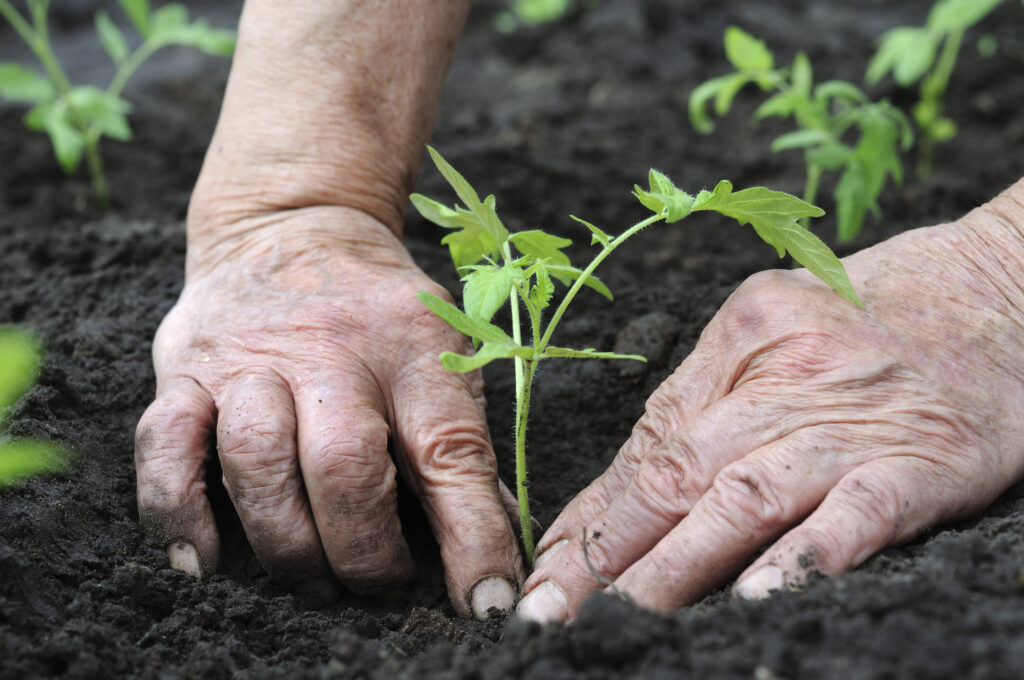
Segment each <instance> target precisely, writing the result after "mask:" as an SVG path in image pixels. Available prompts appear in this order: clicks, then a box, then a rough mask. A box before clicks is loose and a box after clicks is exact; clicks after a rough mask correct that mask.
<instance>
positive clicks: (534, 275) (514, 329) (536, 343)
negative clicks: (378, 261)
mask: <svg viewBox="0 0 1024 680" xmlns="http://www.w3.org/2000/svg"><path fill="white" fill-rule="evenodd" d="M428 150H429V152H430V157H431V158H432V159H433V161H434V165H435V166H436V167H437V169H438V170H439V171H440V172H441V174H442V175H443V176H444V178H445V179H446V180H447V181H448V183H449V184H450V185H451V187H452V188H453V189H454V190H455V193H456V195H457V196H458V197H459V199H460V200H461V201H462V203H463V205H456V206H455V207H454V208H449V207H448V206H446V205H443V204H441V203H438V202H437V201H435V200H432V199H430V198H427V197H426V196H423V195H421V194H413V195H412V196H411V197H410V200H411V201H412V204H413V206H414V207H415V208H416V210H418V211H419V213H420V215H422V216H423V217H424V218H425V219H427V220H429V221H430V222H433V223H434V224H436V225H438V226H440V227H444V228H445V229H450V230H452V231H451V233H449V234H448V235H447V236H445V237H444V238H443V239H442V240H441V243H442V244H444V245H447V246H448V249H449V251H450V253H451V257H452V261H453V262H454V264H455V267H456V269H457V271H458V272H459V273H460V274H463V278H462V282H463V289H462V309H459V308H458V307H456V306H455V305H453V304H451V303H449V302H447V301H445V300H442V299H441V298H439V297H437V296H435V295H432V294H430V293H427V292H421V293H420V294H419V299H420V301H421V302H422V303H423V304H424V305H426V306H427V307H428V308H429V309H430V310H431V311H432V312H434V313H435V314H436V315H437V316H439V317H441V318H442V319H443V320H444V321H446V322H447V323H449V324H450V325H451V326H453V327H454V328H455V329H457V330H459V331H461V332H462V333H465V334H466V335H468V336H469V337H470V339H472V341H473V346H474V348H475V349H476V352H475V354H473V355H472V356H470V355H464V354H457V353H455V352H443V353H441V355H440V360H441V364H442V365H443V366H444V367H445V368H446V369H448V370H450V371H457V372H467V371H472V370H475V369H477V368H480V367H481V366H484V365H486V364H488V363H490V362H491V361H494V360H495V359H512V360H513V362H514V366H515V383H516V416H515V419H516V424H515V468H516V491H517V496H518V501H519V522H520V529H521V532H522V539H523V547H524V550H525V553H526V559H527V563H528V564H532V563H533V547H534V543H533V528H532V526H531V517H530V499H529V494H528V493H527V474H526V473H527V470H526V426H527V422H528V420H529V410H530V391H531V388H532V385H533V378H534V376H535V375H536V371H537V365H538V364H539V363H540V362H541V361H543V360H545V359H554V358H568V359H635V360H638V361H644V358H643V357H641V356H637V355H624V354H616V353H614V352H599V351H597V350H595V349H593V348H585V349H572V348H568V347H558V346H555V345H552V344H551V338H552V335H553V334H554V332H555V328H557V326H558V324H559V322H560V321H561V320H562V317H563V316H564V315H565V312H566V310H567V309H568V307H569V305H570V303H572V301H573V300H574V299H575V298H576V295H577V294H578V293H579V292H580V290H581V289H582V288H583V286H587V287H589V288H592V289H593V290H595V291H597V292H599V293H601V294H602V295H604V296H605V297H607V298H609V299H611V297H612V294H611V291H609V290H608V287H607V286H606V285H605V284H604V283H602V282H601V281H600V280H599V279H597V278H596V277H595V276H594V271H595V270H596V269H597V267H598V265H600V264H601V263H602V262H603V261H604V260H605V259H606V258H607V257H608V256H609V255H611V254H612V252H613V251H614V250H615V249H616V248H618V247H619V246H621V245H622V244H623V243H624V242H625V241H626V240H627V239H629V238H630V237H631V236H633V235H635V234H636V233H638V232H639V231H640V230H642V229H644V228H645V227H648V226H650V225H652V224H655V223H656V222H666V223H673V222H678V221H680V220H682V219H684V218H685V217H687V216H688V215H690V214H691V213H694V212H698V211H714V212H718V213H721V214H722V215H725V216H727V217H732V218H734V219H736V220H737V221H739V223H740V224H741V225H742V224H750V225H751V226H752V227H753V228H754V231H755V232H757V234H758V235H759V236H760V237H761V238H762V239H764V240H765V241H766V242H768V243H769V244H770V245H772V246H774V247H775V248H776V250H777V251H778V254H779V257H783V256H784V255H785V254H786V252H787V251H788V252H789V253H790V254H791V255H792V256H793V259H795V260H796V261H797V262H799V263H801V264H802V265H804V266H805V267H807V269H808V270H810V271H811V272H812V273H814V274H815V275H817V276H818V277H819V278H821V279H822V280H823V281H824V282H825V283H827V284H828V285H829V286H831V287H832V288H833V289H834V290H835V291H836V292H838V293H839V294H840V295H842V296H843V297H844V298H846V299H847V300H849V301H850V302H852V303H854V304H857V305H862V303H861V301H860V299H859V298H858V297H857V293H856V292H855V291H854V289H853V286H852V285H851V284H850V279H849V278H848V277H847V275H846V270H845V269H844V268H843V264H842V263H841V262H840V261H839V259H838V258H837V257H836V256H835V255H834V254H833V253H832V251H831V250H829V248H828V246H826V245H825V244H824V243H822V241H821V240H820V239H819V238H818V237H816V236H815V235H814V234H812V233H811V232H810V231H808V230H807V229H806V228H804V227H802V226H800V224H799V223H798V220H800V219H803V218H809V217H820V216H821V215H823V214H824V211H823V210H822V209H821V208H818V207H816V206H813V205H811V204H809V203H806V202H804V201H802V200H800V199H799V198H796V197H795V196H790V195H789V194H785V193H782V192H779V191H771V190H769V189H765V188H763V187H754V188H750V189H743V190H741V191H733V187H732V184H731V183H730V182H728V181H726V180H723V181H721V182H719V183H718V184H717V185H716V186H715V188H714V190H713V191H706V190H704V191H701V192H700V193H698V194H697V195H696V196H692V195H690V194H688V193H686V192H684V191H682V190H681V189H679V188H677V187H676V186H675V185H674V184H673V183H672V181H671V180H670V179H669V178H668V177H666V176H665V175H663V174H662V173H660V172H658V171H656V170H651V171H650V174H649V176H648V181H649V185H650V186H649V188H647V189H642V188H641V187H639V186H635V187H634V191H633V195H634V196H635V197H636V198H637V200H639V201H640V203H641V204H643V205H644V206H645V207H646V208H647V209H649V210H650V211H651V213H652V214H651V215H650V216H648V217H647V218H646V219H644V220H641V221H640V222H637V223H636V224H634V225H633V226H632V227H630V228H629V229H627V230H625V231H624V232H622V233H621V234H619V235H618V236H612V235H610V234H608V233H606V232H605V231H603V230H602V229H600V228H599V227H597V226H596V225H594V224H591V223H590V222H587V221H586V220H583V219H580V218H579V217H575V216H573V217H572V219H573V220H575V221H576V222H577V223H579V224H581V225H583V226H584V227H586V228H587V229H588V230H589V231H590V235H591V245H596V246H599V247H600V249H599V250H598V252H597V254H596V255H594V258H593V259H592V260H591V261H590V263H589V264H588V265H587V266H586V267H585V268H583V269H578V268H576V267H574V266H572V263H571V262H570V260H569V256H568V255H567V254H566V253H565V252H564V250H565V248H567V247H568V246H570V245H571V244H572V241H571V240H569V239H566V238H562V237H559V236H555V235H553V234H549V233H547V232H545V231H543V230H540V229H533V230H529V231H517V232H510V231H509V230H508V229H507V228H506V227H505V225H504V224H503V223H502V221H501V219H500V218H499V217H498V213H497V211H496V208H495V206H496V200H495V198H494V196H493V195H491V196H487V197H486V198H484V199H483V200H480V197H479V195H478V194H477V192H476V190H475V189H473V187H472V186H471V185H470V184H469V182H467V181H466V179H465V178H464V177H463V176H462V175H461V174H459V173H458V171H456V170H455V168H453V167H452V166H451V165H450V164H449V163H448V162H447V161H445V160H444V158H442V157H441V154H439V153H438V152H437V151H435V150H434V149H432V148H430V147H428ZM554 281H558V282H559V283H561V284H562V285H564V286H567V287H568V290H567V292H566V293H565V294H564V295H563V296H562V299H561V301H560V302H559V303H558V304H557V306H555V308H554V311H553V312H552V313H551V315H550V317H549V318H548V319H547V320H545V318H544V315H545V312H546V311H547V310H549V308H550V307H551V306H552V303H553V298H554V294H555V285H554ZM505 305H508V306H509V312H510V318H511V329H510V330H511V333H509V332H506V331H505V330H504V329H502V328H501V327H499V326H497V325H495V324H493V323H491V321H492V320H493V318H494V315H495V314H496V313H497V312H498V310H499V309H501V308H502V307H504V306H505ZM524 310H525V312H526V314H525V319H524V318H523V314H522V312H523V311H524ZM526 337H528V338H529V340H528V341H526V342H524V338H526Z"/></svg>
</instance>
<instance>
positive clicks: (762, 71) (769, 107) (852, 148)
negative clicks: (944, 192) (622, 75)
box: [689, 26, 914, 242]
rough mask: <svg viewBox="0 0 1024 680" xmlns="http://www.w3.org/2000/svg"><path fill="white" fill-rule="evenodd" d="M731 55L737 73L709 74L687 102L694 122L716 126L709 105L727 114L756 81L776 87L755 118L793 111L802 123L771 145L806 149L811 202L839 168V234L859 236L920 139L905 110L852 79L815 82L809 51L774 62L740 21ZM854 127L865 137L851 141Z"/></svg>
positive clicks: (730, 41) (730, 35)
mask: <svg viewBox="0 0 1024 680" xmlns="http://www.w3.org/2000/svg"><path fill="white" fill-rule="evenodd" d="M725 54H726V57H727V58H728V59H729V61H730V63H732V65H733V66H734V67H735V68H736V72H735V73H729V74H727V75H724V76H719V77H718V78H713V79H711V80H708V81H707V82H704V83H702V84H701V85H699V86H698V87H697V89H695V90H694V91H693V93H692V94H691V95H690V103H689V113H690V121H691V123H692V124H693V126H694V127H695V128H696V129H697V130H699V131H700V132H704V133H709V132H711V131H712V130H713V129H714V123H713V122H712V121H711V118H710V117H709V116H708V112H707V108H708V104H709V103H710V102H711V101H712V100H714V103H713V108H714V112H715V113H716V114H717V115H719V116H724V115H726V114H727V113H728V112H729V109H730V108H731V107H732V102H733V99H734V98H735V96H736V94H737V93H738V92H739V91H740V90H741V89H743V87H745V86H746V85H748V84H750V83H753V84H755V85H757V86H758V87H759V88H761V90H763V91H764V92H769V93H772V94H771V96H770V97H769V98H768V99H767V100H765V101H764V102H763V103H762V104H761V105H760V106H759V107H758V109H757V110H756V111H755V112H754V119H755V120H761V119H763V118H770V117H777V118H792V120H793V122H794V123H795V124H796V127H797V130H796V131H794V132H790V133H787V134H783V135H781V136H779V137H778V138H776V139H775V141H774V142H772V146H771V149H772V151H786V150H789V149H802V150H803V152H804V160H805V162H806V165H807V176H806V181H805V185H804V195H803V198H804V200H805V201H806V202H807V203H815V202H816V200H817V194H818V187H819V183H820V181H821V176H822V173H824V172H825V171H830V170H837V171H839V172H840V176H839V180H838V182H837V183H836V187H835V190H834V192H833V197H834V198H835V202H836V223H837V235H838V238H839V241H840V242H847V241H850V240H851V239H853V238H854V237H856V236H857V234H858V233H860V230H861V227H862V226H863V224H864V218H865V216H866V214H867V212H868V211H871V212H872V213H874V214H875V215H876V216H877V215H878V212H879V211H878V197H879V195H880V194H881V193H882V189H884V188H885V184H886V181H887V180H888V178H890V177H891V178H892V179H893V181H895V182H896V183H897V184H899V183H901V182H902V180H903V166H902V164H901V162H900V151H901V149H902V150H906V149H909V148H910V146H911V145H912V144H913V142H914V135H913V130H912V128H911V125H910V122H909V121H908V120H907V117H906V116H905V115H904V114H903V113H902V112H901V111H900V110H899V109H897V108H896V107H894V106H893V105H892V104H890V103H889V102H888V101H885V100H882V101H878V102H873V101H871V100H869V99H868V98H867V96H865V95H864V93H863V92H861V90H860V89H859V88H858V87H857V86H855V85H853V84H851V83H848V82H845V81H841V80H828V81H825V82H822V83H820V84H818V85H816V86H815V85H814V77H813V72H812V68H811V62H810V59H808V58H807V55H805V54H804V53H803V52H800V53H798V54H797V55H796V57H795V58H794V60H793V65H792V66H791V67H790V68H788V69H786V68H778V69H777V68H775V57H774V55H773V54H772V53H771V52H770V51H769V50H768V48H767V47H766V46H765V44H764V42H762V41H760V40H758V39H756V38H754V37H753V36H751V35H750V34H748V33H746V32H745V31H743V30H742V29H739V28H736V27H735V26H731V27H729V28H728V29H726V31H725ZM853 129H856V130H857V131H858V132H859V136H858V137H857V138H856V140H855V141H852V143H847V142H846V141H845V139H846V137H848V136H849V134H850V131H851V130H853ZM805 224H806V223H805Z"/></svg>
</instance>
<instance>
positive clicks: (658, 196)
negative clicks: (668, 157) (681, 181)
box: [633, 169, 693, 224]
mask: <svg viewBox="0 0 1024 680" xmlns="http://www.w3.org/2000/svg"><path fill="white" fill-rule="evenodd" d="M648 183H649V184H650V190H649V191H645V190H644V189H641V188H640V185H638V184H636V185H634V186H633V195H634V196H636V198H637V200H638V201H640V203H641V204H643V206H644V207H645V208H647V209H648V210H650V211H651V212H653V213H654V214H656V215H661V216H662V217H664V218H665V222H667V223H668V224H671V223H673V222H678V221H679V220H681V219H683V218H684V217H686V216H687V215H689V214H690V211H691V210H692V209H693V196H691V195H690V194H688V193H686V192H685V191H683V190H682V189H679V188H677V187H676V186H675V185H674V184H673V183H672V181H671V180H670V179H669V178H668V177H666V176H665V175H663V174H662V173H660V172H658V171H657V170H653V169H652V170H651V171H650V173H649V174H648Z"/></svg>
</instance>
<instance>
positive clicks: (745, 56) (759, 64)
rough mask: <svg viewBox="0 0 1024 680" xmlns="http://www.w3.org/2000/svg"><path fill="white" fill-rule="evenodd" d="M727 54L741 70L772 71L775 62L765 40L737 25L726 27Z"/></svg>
mask: <svg viewBox="0 0 1024 680" xmlns="http://www.w3.org/2000/svg"><path fill="white" fill-rule="evenodd" d="M725 56H726V57H727V58H728V59H729V61H730V62H731V63H732V65H733V66H735V67H736V69H737V70H739V71H770V70H772V68H773V67H774V64H775V60H774V58H773V57H772V53H771V52H769V51H768V48H767V46H765V44H764V42H763V41H761V40H758V39H757V38H755V37H754V36H752V35H750V34H749V33H747V32H746V31H744V30H743V29H741V28H738V27H736V26H730V27H729V28H727V29H725Z"/></svg>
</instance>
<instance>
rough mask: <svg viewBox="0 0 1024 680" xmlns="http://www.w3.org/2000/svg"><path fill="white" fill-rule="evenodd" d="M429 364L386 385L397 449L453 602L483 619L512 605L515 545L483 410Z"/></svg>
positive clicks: (518, 564)
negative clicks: (438, 551)
mask: <svg viewBox="0 0 1024 680" xmlns="http://www.w3.org/2000/svg"><path fill="white" fill-rule="evenodd" d="M431 359H433V358H432V357H431ZM434 363H435V361H433V360H432V361H431V365H430V366H428V367H425V368H424V370H422V371H415V372H413V373H414V374H410V376H409V379H407V380H398V381H397V382H396V383H395V384H393V385H392V395H393V409H394V417H393V422H394V423H395V430H396V432H395V434H396V443H397V444H398V448H399V450H400V451H401V453H402V457H403V459H404V460H405V462H406V464H407V465H408V466H409V468H410V469H409V470H408V474H407V475H406V476H407V478H409V479H410V482H411V483H412V486H413V488H414V489H415V490H416V493H417V494H418V495H419V497H420V499H421V501H422V502H423V505H424V509H425V510H426V512H427V516H428V517H429V519H430V523H431V527H432V529H433V531H434V535H435V537H436V538H437V542H438V544H439V545H440V548H441V557H442V560H443V562H444V565H445V574H446V579H447V584H448V592H449V595H450V597H451V601H452V604H453V605H454V607H455V608H456V610H457V611H458V612H459V613H460V614H462V615H464V616H475V617H476V618H479V619H486V618H487V616H488V613H489V611H490V610H491V609H492V608H493V609H498V610H500V611H509V610H511V609H512V607H513V606H514V605H515V601H516V596H517V593H518V592H519V586H520V584H521V583H522V580H523V568H522V558H521V557H520V552H519V543H518V540H517V538H516V533H515V531H514V530H513V529H512V524H511V523H510V521H509V515H508V513H507V511H506V503H505V501H504V499H503V498H502V493H501V486H500V482H499V480H498V474H497V462H496V460H495V457H494V451H493V449H492V447H491V441H490V436H489V435H488V432H487V423H486V420H485V413H484V411H483V409H482V408H481V404H480V402H479V400H477V399H475V398H474V394H473V392H472V388H471V386H470V383H469V382H468V379H467V377H466V376H462V375H459V374H454V373H442V372H440V371H439V370H437V369H436V368H435V366H434ZM517 512H518V511H517Z"/></svg>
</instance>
